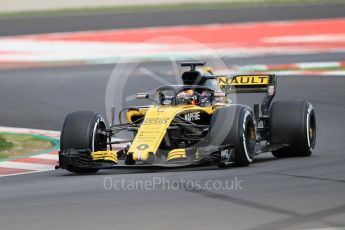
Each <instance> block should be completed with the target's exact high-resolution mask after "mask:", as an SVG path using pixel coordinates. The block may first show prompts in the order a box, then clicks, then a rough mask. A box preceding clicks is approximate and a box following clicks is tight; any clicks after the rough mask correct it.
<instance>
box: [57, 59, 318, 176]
mask: <svg viewBox="0 0 345 230" xmlns="http://www.w3.org/2000/svg"><path fill="white" fill-rule="evenodd" d="M204 65H205V63H202V62H188V63H182V66H186V67H189V68H190V70H188V71H186V72H184V73H183V74H182V80H183V85H170V86H163V87H160V88H158V89H157V90H156V97H155V98H151V97H150V96H149V95H148V94H145V93H139V94H137V99H147V100H151V101H154V103H155V105H149V106H141V107H129V108H124V109H122V110H121V111H120V113H119V118H120V124H116V125H111V126H109V127H108V126H107V125H106V123H105V121H104V119H103V118H102V117H101V115H100V114H99V113H94V112H89V111H80V112H74V113H71V114H68V115H67V117H66V119H65V122H64V125H63V129H62V132H61V139H60V141H61V147H60V151H59V166H60V167H61V168H62V169H67V170H68V171H71V172H76V173H92V172H97V171H98V170H99V169H105V168H114V167H119V166H133V165H135V166H145V165H151V166H152V165H155V166H186V165H195V164H211V165H218V166H226V165H229V164H237V165H242V166H247V165H249V164H250V163H252V161H253V159H254V157H255V155H258V154H260V153H262V152H272V153H273V155H274V156H276V157H292V156H309V155H311V153H312V150H313V148H314V146H315V140H316V121H315V113H314V109H313V106H312V105H311V104H310V103H309V102H308V101H306V100H305V101H275V102H273V103H272V100H273V98H274V95H275V91H276V76H274V75H238V76H232V77H229V76H216V75H215V74H214V73H213V71H212V70H211V69H210V68H205V67H203V66H204ZM199 66H201V67H200V68H197V67H199ZM255 92H261V93H265V97H264V98H263V100H262V103H261V104H254V105H253V106H252V107H253V109H252V108H251V107H248V106H245V105H241V104H233V103H232V102H230V100H229V99H228V98H227V95H228V94H232V93H255ZM121 117H125V119H126V121H125V122H124V121H121ZM122 120H123V119H122ZM121 131H127V132H131V133H132V134H133V139H132V140H121V141H119V140H115V139H114V137H116V135H117V134H118V133H119V132H121ZM124 142H126V143H127V142H128V143H129V144H128V145H127V147H125V148H124V149H120V150H118V149H117V150H115V149H114V147H113V145H115V144H119V143H124Z"/></svg>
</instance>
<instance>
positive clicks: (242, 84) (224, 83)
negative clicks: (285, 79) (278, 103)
mask: <svg viewBox="0 0 345 230" xmlns="http://www.w3.org/2000/svg"><path fill="white" fill-rule="evenodd" d="M217 81H218V84H219V86H220V87H221V88H222V89H223V91H224V92H225V93H265V94H266V95H265V97H264V98H263V100H262V103H261V112H262V117H267V116H269V108H270V105H271V102H272V100H273V98H274V95H275V92H276V83H277V78H276V76H275V75H273V74H266V75H260V74H253V75H237V76H232V77H230V76H217ZM259 110H260V109H259V105H255V106H254V113H255V115H256V116H257V117H258V116H259Z"/></svg>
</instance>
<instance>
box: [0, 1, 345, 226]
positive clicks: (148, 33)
mask: <svg viewBox="0 0 345 230" xmlns="http://www.w3.org/2000/svg"><path fill="white" fill-rule="evenodd" d="M187 60H188V61H191V60H201V61H207V63H208V64H209V65H210V66H212V67H213V68H214V69H215V71H216V72H221V73H224V72H226V73H230V74H236V73H273V74H277V75H278V79H279V81H278V89H277V100H282V99H309V100H310V101H311V102H312V103H313V105H314V107H315V110H316V112H317V125H318V142H317V148H316V150H315V154H314V155H313V156H312V157H311V158H310V159H305V158H303V159H286V160H276V159H274V158H273V157H272V156H271V155H270V154H269V155H265V156H260V157H258V159H257V160H256V163H257V164H253V166H252V167H249V168H246V169H245V168H235V169H230V170H205V171H197V170H186V171H167V172H154V173H143V174H139V175H138V174H136V173H133V172H128V171H124V172H110V173H109V174H107V173H104V174H101V176H100V177H96V176H91V175H88V176H83V177H80V178H78V177H73V176H68V175H67V176H66V175H65V174H63V173H61V172H54V171H50V172H45V173H42V174H35V176H33V175H26V176H22V177H16V179H12V178H13V177H11V178H6V179H3V181H2V180H0V182H5V183H6V185H7V187H6V186H3V187H1V189H2V190H1V191H3V192H2V193H0V200H1V204H2V207H3V208H0V220H1V224H0V226H1V227H0V228H1V229H18V228H24V227H25V228H26V229H37V228H42V226H43V227H46V228H48V227H49V228H50V229H61V227H64V228H74V229H81V228H86V229H88V228H96V227H97V228H101V229H108V228H114V227H116V228H118V227H123V228H125V229H134V228H138V227H139V226H140V227H141V228H142V229H158V228H159V229H161V228H165V229H172V228H173V227H174V228H188V229H210V228H216V229H225V228H230V229H231V228H233V229H265V230H267V229H321V228H327V229H329V228H332V229H341V228H342V227H344V226H345V221H344V220H345V200H344V195H343V194H344V189H345V187H344V182H345V171H344V167H343V161H342V160H345V158H344V154H343V153H344V147H345V144H344V135H345V133H344V130H345V122H344V119H343V117H344V114H345V102H344V99H345V91H344V87H345V78H344V76H345V68H344V67H345V1H343V0H334V1H333V0H327V1H326V0H299V1H298V0H242V1H241V0H223V1H212V0H145V1H144V0H127V1H124V0H97V1H96V0H73V1H66V0H60V1H57V0H49V1H47V0H45V1H44V0H25V1H20V0H11V1H9V0H0V126H6V127H22V128H32V129H44V130H54V131H60V130H61V127H62V123H63V121H64V118H65V116H66V115H67V114H68V113H70V112H73V111H77V110H92V111H98V112H100V113H102V114H103V115H106V114H107V113H109V107H110V106H112V104H113V103H117V104H116V106H117V109H118V110H119V109H120V108H121V107H123V106H124V105H128V104H131V103H135V102H134V97H133V95H134V94H135V93H137V92H144V91H147V92H151V93H152V90H153V89H155V88H156V87H158V86H160V85H165V84H170V83H178V82H179V76H180V74H181V73H182V72H183V71H184V69H182V68H181V67H180V62H182V61H187ZM255 97H257V96H255ZM107 98H108V99H107ZM109 98H112V99H114V100H109ZM254 99H258V98H254ZM107 175H111V176H112V177H114V178H115V177H116V178H118V177H119V176H121V177H123V178H127V179H134V180H136V179H145V178H151V177H152V176H166V177H169V178H171V179H174V178H180V177H181V176H184V177H187V178H190V179H193V180H194V179H200V180H203V181H205V180H208V179H219V180H222V181H224V180H227V179H228V178H230V179H231V178H234V176H238V177H239V178H240V179H242V180H243V188H244V189H243V190H241V191H237V192H235V191H203V192H200V191H199V192H195V191H175V192H168V193H167V192H164V191H161V190H160V191H155V192H154V193H148V192H147V193H142V191H132V193H130V194H129V193H126V192H125V191H120V192H117V193H115V192H107V191H104V189H103V187H102V179H103V177H104V176H107ZM100 178H101V179H100ZM2 184H3V183H2ZM53 188H54V189H53ZM55 188H56V189H55ZM26 192H27V193H26ZM13 200H15V201H13ZM19 210H20V212H19ZM23 210H24V212H23ZM32 210H34V212H32ZM91 217H92V218H91ZM134 217H135V218H134ZM133 219H134V220H135V221H133ZM81 220H82V221H81ZM342 229H343V228H342Z"/></svg>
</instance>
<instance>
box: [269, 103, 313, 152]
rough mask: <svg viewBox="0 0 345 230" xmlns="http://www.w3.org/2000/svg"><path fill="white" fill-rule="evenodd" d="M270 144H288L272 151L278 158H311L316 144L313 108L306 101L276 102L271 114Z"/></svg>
mask: <svg viewBox="0 0 345 230" xmlns="http://www.w3.org/2000/svg"><path fill="white" fill-rule="evenodd" d="M269 127H270V131H269V132H270V137H269V140H270V143H271V144H272V145H275V144H287V145H288V146H287V147H285V148H282V149H278V150H275V151H272V154H273V156H275V157H277V158H285V157H305V156H310V155H311V154H312V151H313V149H314V147H315V142H316V119H315V111H314V108H313V106H312V105H311V103H310V102H308V101H307V100H305V101H276V102H274V103H273V104H272V106H271V113H270V122H269Z"/></svg>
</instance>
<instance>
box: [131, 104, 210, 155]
mask: <svg viewBox="0 0 345 230" xmlns="http://www.w3.org/2000/svg"><path fill="white" fill-rule="evenodd" d="M214 109H215V107H213V106H210V107H199V106H195V105H179V106H153V107H150V108H149V109H147V110H146V111H145V120H144V121H143V123H142V125H141V126H140V128H139V130H138V132H137V134H136V136H135V138H134V140H133V143H132V145H131V147H130V148H129V150H128V154H132V155H133V160H135V161H137V160H141V161H147V160H148V159H149V157H150V154H155V153H156V152H157V150H158V148H159V146H160V144H161V142H162V140H163V138H164V136H165V134H166V132H167V128H168V127H169V126H170V124H171V122H172V121H173V120H174V118H175V116H176V115H178V114H180V113H188V111H191V112H195V111H204V112H206V113H208V114H212V113H213V111H214ZM139 114H140V111H137V114H136V113H135V112H134V111H133V112H132V113H131V115H132V116H134V115H139ZM129 121H130V119H129Z"/></svg>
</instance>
